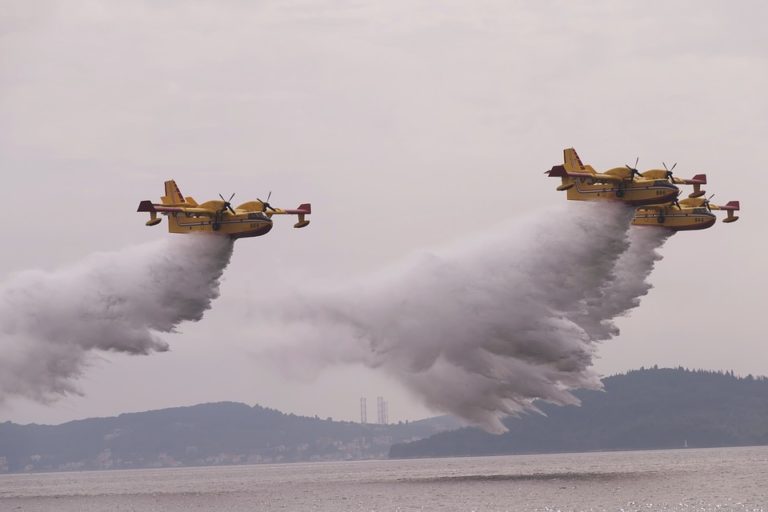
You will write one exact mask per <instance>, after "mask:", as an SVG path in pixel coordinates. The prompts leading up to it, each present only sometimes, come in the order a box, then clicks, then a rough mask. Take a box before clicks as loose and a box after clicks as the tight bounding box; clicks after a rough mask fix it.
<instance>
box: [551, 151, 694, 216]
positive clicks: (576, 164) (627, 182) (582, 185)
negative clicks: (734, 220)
mask: <svg viewBox="0 0 768 512" xmlns="http://www.w3.org/2000/svg"><path fill="white" fill-rule="evenodd" d="M563 160H564V163H563V165H555V166H554V167H552V169H550V170H549V171H546V174H547V175H549V176H550V177H553V178H561V180H562V183H561V185H560V186H559V187H557V190H560V191H567V198H568V199H569V200H573V201H622V202H624V203H626V204H629V205H635V206H640V205H646V204H662V203H668V202H670V201H673V200H675V199H677V196H678V195H679V194H680V189H678V188H677V186H676V185H675V184H690V185H693V186H694V194H695V197H699V196H701V195H703V194H704V191H702V190H701V189H700V187H701V185H703V184H705V183H706V182H707V177H706V175H704V174H700V175H698V176H695V177H694V178H691V179H689V180H686V179H680V178H676V177H674V176H673V175H672V170H671V169H670V170H667V169H666V165H665V166H664V167H665V170H663V171H662V170H651V171H647V172H645V173H640V172H639V171H638V170H637V168H636V167H637V161H635V167H630V166H629V165H625V166H624V167H614V168H613V169H609V170H607V171H605V172H596V171H595V169H594V168H592V166H591V165H584V164H583V163H582V162H581V159H580V158H579V155H578V154H577V153H576V150H575V149H573V148H566V149H564V150H563ZM672 168H673V169H674V166H672ZM694 194H691V195H692V196H694Z"/></svg>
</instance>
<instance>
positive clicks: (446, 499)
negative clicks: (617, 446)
mask: <svg viewBox="0 0 768 512" xmlns="http://www.w3.org/2000/svg"><path fill="white" fill-rule="evenodd" d="M16 510H24V511H39V510H45V511H49V510H50V511H57V512H68V511H78V512H80V511H83V512H89V511H107V510H119V511H131V510H137V511H188V510H190V511H194V510H212V511H234V512H240V511H258V510H288V511H291V510H324V511H325V510H327V511H345V510H355V511H358V510H360V511H399V510H402V511H418V510H466V511H471V510H476V511H497V510H498V511H502V510H509V511H528V510H536V511H558V510H559V511H576V510H579V511H650V510H653V511H661V510H663V511H673V510H674V511H677V510H681V511H715V510H716V511H731V510H733V511H760V512H768V447H757V448H723V449H708V450H691V449H688V450H671V451H652V452H611V453H581V454H566V455H526V456H510V457H478V458H459V459H423V460H408V461H399V460H392V461H366V462H337V463H311V464H283V465H258V466H230V467H219V468H188V469H157V470H132V471H97V472H79V473H47V474H31V475H5V476H0V511H3V512H5V511H16Z"/></svg>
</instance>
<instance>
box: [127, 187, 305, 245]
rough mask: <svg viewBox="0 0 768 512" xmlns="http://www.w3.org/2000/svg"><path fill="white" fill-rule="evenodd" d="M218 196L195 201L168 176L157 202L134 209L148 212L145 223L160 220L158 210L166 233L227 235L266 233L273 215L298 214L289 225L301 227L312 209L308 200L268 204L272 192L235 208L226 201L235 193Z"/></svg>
mask: <svg viewBox="0 0 768 512" xmlns="http://www.w3.org/2000/svg"><path fill="white" fill-rule="evenodd" d="M219 197H220V198H221V200H218V199H215V200H213V201H206V202H204V203H203V204H197V201H195V200H194V199H193V198H191V197H186V198H185V197H184V196H183V195H181V191H180V190H179V187H178V186H177V185H176V182H175V181H173V180H170V181H166V182H165V195H164V196H163V197H161V198H160V204H156V203H153V202H152V201H142V202H141V203H139V209H138V210H137V211H139V212H148V213H149V220H148V221H147V226H156V225H157V224H160V222H161V221H162V219H161V218H160V217H158V216H157V214H158V213H161V214H163V215H165V216H167V217H168V232H170V233H197V232H211V233H221V234H224V235H227V236H229V237H231V238H247V237H253V236H261V235H266V234H267V233H268V232H269V230H271V229H272V216H273V215H298V222H296V224H294V225H293V227H294V228H303V227H305V226H307V225H308V224H309V220H307V219H306V218H305V216H306V215H309V214H310V213H312V206H311V205H310V204H309V203H306V204H302V205H300V206H299V207H298V208H296V209H295V210H284V209H282V208H274V207H272V205H270V204H269V199H270V197H272V192H270V193H269V195H268V196H267V200H266V201H262V200H261V199H258V200H256V201H248V202H247V203H243V204H241V205H240V206H238V207H236V208H232V205H231V204H230V201H232V198H233V197H235V194H232V195H231V196H230V197H229V199H224V197H223V196H222V195H221V194H219Z"/></svg>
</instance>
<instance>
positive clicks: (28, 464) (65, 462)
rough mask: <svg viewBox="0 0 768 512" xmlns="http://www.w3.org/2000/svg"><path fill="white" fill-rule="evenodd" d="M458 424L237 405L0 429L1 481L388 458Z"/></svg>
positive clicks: (10, 425) (446, 420)
mask: <svg viewBox="0 0 768 512" xmlns="http://www.w3.org/2000/svg"><path fill="white" fill-rule="evenodd" d="M457 426H458V423H457V422H456V420H454V419H453V418H450V417H446V416H441V417H438V418H431V419H427V420H421V421H414V422H409V423H399V424H396V425H371V424H368V425H361V424H359V423H352V422H344V421H333V420H331V418H327V419H320V418H317V417H314V418H309V417H303V416H296V415H294V414H284V413H282V412H280V411H276V410H274V409H267V408H264V407H260V406H258V405H255V406H253V407H251V406H248V405H246V404H241V403H234V402H221V403H212V404H201V405H196V406H192V407H176V408H172V409H161V410H157V411H148V412H139V413H130V414H121V415H120V416H117V417H113V418H93V419H87V420H79V421H71V422H69V423H64V424H62V425H18V424H15V423H10V422H6V423H0V473H8V472H20V471H60V470H80V469H110V468H145V467H175V466H207V465H222V464H248V463H250V464H254V463H262V462H296V461H310V460H352V459H369V458H386V456H387V453H388V452H389V447H390V446H391V445H392V444H393V443H395V442H402V441H407V440H413V439H419V438H423V437H426V436H428V435H431V434H433V433H435V432H439V431H440V430H446V429H449V428H456V427H457Z"/></svg>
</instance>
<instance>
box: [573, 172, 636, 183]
mask: <svg viewBox="0 0 768 512" xmlns="http://www.w3.org/2000/svg"><path fill="white" fill-rule="evenodd" d="M572 176H573V174H572ZM586 176H588V177H590V178H592V179H593V180H595V181H600V182H603V183H621V182H622V181H624V178H622V177H621V176H614V175H613V174H604V173H595V174H587V175H586Z"/></svg>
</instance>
